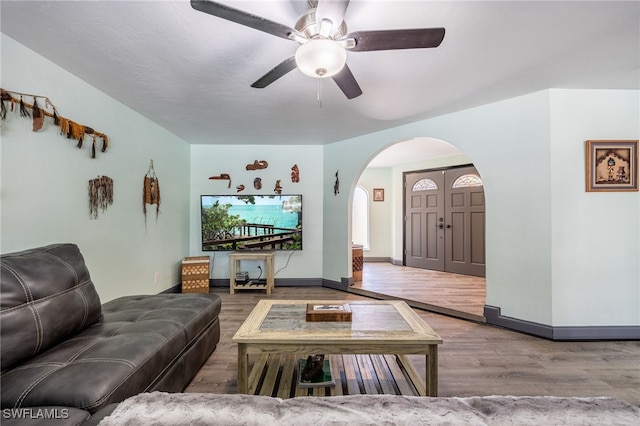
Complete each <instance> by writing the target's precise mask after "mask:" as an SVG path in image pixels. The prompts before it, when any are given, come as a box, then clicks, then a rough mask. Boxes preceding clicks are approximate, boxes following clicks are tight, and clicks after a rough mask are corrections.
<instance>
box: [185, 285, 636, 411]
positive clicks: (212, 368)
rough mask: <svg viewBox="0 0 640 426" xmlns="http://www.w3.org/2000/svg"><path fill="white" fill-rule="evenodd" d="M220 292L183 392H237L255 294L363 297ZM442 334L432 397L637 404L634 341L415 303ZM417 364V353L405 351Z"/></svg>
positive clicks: (328, 294) (324, 294) (302, 292)
mask: <svg viewBox="0 0 640 426" xmlns="http://www.w3.org/2000/svg"><path fill="white" fill-rule="evenodd" d="M212 292H215V293H217V294H219V295H220V296H221V298H222V312H221V314H220V323H221V339H220V342H219V344H218V347H217V349H216V350H215V351H214V352H213V354H212V355H211V356H210V357H209V359H208V361H207V362H206V364H205V365H204V366H203V367H202V369H201V370H200V371H199V372H198V373H197V375H196V376H195V378H194V379H193V381H192V382H191V384H190V385H189V386H188V387H187V389H186V390H185V392H205V393H215V394H221V393H236V374H237V347H236V345H235V344H233V343H232V342H231V338H232V337H233V335H234V334H235V332H236V331H237V330H238V328H239V327H240V325H241V324H242V322H243V321H244V319H245V318H246V317H247V316H248V315H249V313H250V312H251V310H252V309H253V307H254V306H255V304H256V303H257V302H258V300H260V299H263V298H272V299H331V300H333V299H335V300H355V299H362V298H364V297H363V296H360V295H356V294H352V293H347V292H341V291H337V290H331V289H328V288H323V287H276V288H275V289H274V292H273V294H272V295H270V296H266V295H265V293H264V291H261V292H258V291H242V292H237V293H236V294H234V295H230V294H229V291H228V289H224V288H215V289H212ZM416 312H418V314H419V315H420V316H421V317H422V318H423V319H424V320H425V321H426V322H427V323H428V324H429V325H430V326H431V327H432V328H433V329H434V330H435V331H436V332H437V333H438V334H439V335H440V336H441V337H442V338H443V340H444V343H443V344H442V345H441V346H440V349H439V388H438V389H439V396H460V397H462V396H472V395H478V396H483V395H516V396H522V395H534V396H535V395H554V396H578V397H587V396H606V397H615V398H619V399H622V400H625V401H628V402H631V403H634V404H640V342H638V341H620V342H552V341H548V340H544V339H540V338H537V337H533V336H528V335H525V334H520V333H516V332H512V331H509V330H504V329H500V328H496V327H493V326H489V325H485V324H480V323H477V322H472V321H467V320H461V319H457V318H453V317H450V316H445V315H440V314H437V313H433V312H427V311H422V310H416ZM411 359H412V361H413V362H414V365H415V367H416V368H417V369H419V371H423V369H424V362H425V360H424V357H422V356H418V357H411Z"/></svg>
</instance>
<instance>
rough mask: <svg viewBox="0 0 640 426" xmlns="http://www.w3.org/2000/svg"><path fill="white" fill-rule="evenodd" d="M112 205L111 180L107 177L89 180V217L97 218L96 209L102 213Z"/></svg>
mask: <svg viewBox="0 0 640 426" xmlns="http://www.w3.org/2000/svg"><path fill="white" fill-rule="evenodd" d="M111 204H113V179H111V178H110V177H108V176H98V177H97V178H95V179H91V180H89V216H90V217H91V219H97V218H98V209H102V212H104V211H105V210H106V209H107V207H109V206H110V205H111Z"/></svg>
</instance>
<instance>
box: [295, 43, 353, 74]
mask: <svg viewBox="0 0 640 426" xmlns="http://www.w3.org/2000/svg"><path fill="white" fill-rule="evenodd" d="M295 57H296V65H297V66H298V69H299V70H300V71H302V72H303V73H304V74H305V75H308V76H309V77H316V78H326V77H331V76H333V75H336V74H337V73H338V72H340V70H341V69H342V68H343V67H344V64H345V63H346V62H347V51H346V50H344V48H343V47H342V46H340V45H339V44H338V43H336V42H335V41H333V40H330V39H322V38H318V39H312V40H309V41H308V42H306V43H305V44H303V45H301V46H300V47H298V50H296V56H295Z"/></svg>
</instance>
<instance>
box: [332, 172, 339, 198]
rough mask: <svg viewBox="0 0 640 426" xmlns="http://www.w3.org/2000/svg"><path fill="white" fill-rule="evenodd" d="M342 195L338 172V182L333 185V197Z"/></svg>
mask: <svg viewBox="0 0 640 426" xmlns="http://www.w3.org/2000/svg"><path fill="white" fill-rule="evenodd" d="M339 193H340V179H338V171H337V170H336V182H335V183H334V184H333V195H338V194H339Z"/></svg>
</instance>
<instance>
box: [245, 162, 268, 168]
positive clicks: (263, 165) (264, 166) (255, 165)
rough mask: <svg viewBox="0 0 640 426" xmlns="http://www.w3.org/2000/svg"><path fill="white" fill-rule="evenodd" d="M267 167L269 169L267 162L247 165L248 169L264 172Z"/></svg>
mask: <svg viewBox="0 0 640 426" xmlns="http://www.w3.org/2000/svg"><path fill="white" fill-rule="evenodd" d="M267 167H269V163H267V162H266V161H265V160H255V161H254V162H253V163H251V164H247V166H246V169H247V170H262V169H266V168H267Z"/></svg>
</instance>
